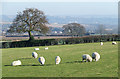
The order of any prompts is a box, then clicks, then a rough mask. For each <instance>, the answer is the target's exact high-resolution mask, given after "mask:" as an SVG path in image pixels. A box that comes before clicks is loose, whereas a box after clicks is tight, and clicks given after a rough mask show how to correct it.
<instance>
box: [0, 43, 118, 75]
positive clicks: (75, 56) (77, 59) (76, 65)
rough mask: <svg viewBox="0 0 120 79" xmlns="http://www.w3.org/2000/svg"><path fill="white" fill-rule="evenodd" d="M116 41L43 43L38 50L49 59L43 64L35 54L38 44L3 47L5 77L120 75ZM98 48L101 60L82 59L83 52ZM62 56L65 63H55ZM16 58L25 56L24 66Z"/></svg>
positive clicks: (22, 58) (20, 58) (90, 51)
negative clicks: (114, 43)
mask: <svg viewBox="0 0 120 79" xmlns="http://www.w3.org/2000/svg"><path fill="white" fill-rule="evenodd" d="M111 43H112V42H105V43H104V45H103V46H100V43H84V44H73V45H58V46H48V47H49V49H48V50H44V48H45V46H40V47H39V48H40V50H39V51H36V52H37V53H38V54H39V57H40V56H44V58H45V59H46V62H45V65H44V66H41V65H40V63H39V62H38V58H37V59H34V58H32V52H33V51H34V48H36V47H25V48H9V49H3V50H2V76H3V77H117V76H118V45H111ZM95 51H96V52H98V53H99V54H100V55H101V59H100V60H99V61H98V62H84V63H81V60H82V54H90V55H91V54H92V53H93V52H95ZM58 55H59V56H60V57H61V63H60V64H59V65H55V57H56V56H58ZM14 60H21V62H22V66H11V62H12V61H14Z"/></svg>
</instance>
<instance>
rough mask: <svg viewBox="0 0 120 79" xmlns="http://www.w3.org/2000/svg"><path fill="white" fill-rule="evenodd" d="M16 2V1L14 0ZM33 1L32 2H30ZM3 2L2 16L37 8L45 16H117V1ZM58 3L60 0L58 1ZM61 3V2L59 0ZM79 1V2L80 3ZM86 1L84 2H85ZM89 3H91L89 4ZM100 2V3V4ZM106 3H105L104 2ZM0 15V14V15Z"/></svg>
mask: <svg viewBox="0 0 120 79" xmlns="http://www.w3.org/2000/svg"><path fill="white" fill-rule="evenodd" d="M16 1H18V0H16ZM30 1H34V2H30ZM42 1H43V0H40V1H39V2H37V0H29V2H28V1H27V0H24V2H23V0H21V2H15V1H14V0H4V1H3V2H2V14H3V15H16V14H17V12H20V11H23V10H25V8H38V9H39V10H42V11H43V12H44V13H45V14H46V15H117V14H118V11H117V10H118V2H117V0H114V1H113V0H109V2H108V1H107V0H89V2H87V1H88V0H84V2H82V1H83V0H79V2H77V1H78V0H74V2H70V1H73V0H70V1H69V2H54V0H50V1H51V2H50V1H49V2H47V1H48V0H44V1H46V2H42ZM58 1H60V0H58ZM61 1H62V0H61ZM80 1H81V2H80ZM85 1H86V2H85ZM90 1H91V2H90ZM100 1H102V2H100ZM104 1H106V2H104ZM0 15H1V13H0Z"/></svg>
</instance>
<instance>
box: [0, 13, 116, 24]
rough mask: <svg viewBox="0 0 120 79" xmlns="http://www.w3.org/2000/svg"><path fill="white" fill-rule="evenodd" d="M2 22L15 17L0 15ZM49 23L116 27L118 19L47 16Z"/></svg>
mask: <svg viewBox="0 0 120 79" xmlns="http://www.w3.org/2000/svg"><path fill="white" fill-rule="evenodd" d="M1 17H2V21H3V22H12V21H13V19H14V18H15V15H0V18H1ZM47 19H48V21H49V23H58V24H68V23H71V22H76V23H80V24H105V25H117V22H118V19H117V17H116V16H112V15H109V16H100V15H98V16H97V15H95V16H93V15H86V16H85V15H84V16H49V15H47Z"/></svg>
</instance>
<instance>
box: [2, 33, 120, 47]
mask: <svg viewBox="0 0 120 79" xmlns="http://www.w3.org/2000/svg"><path fill="white" fill-rule="evenodd" d="M106 41H120V35H98V36H84V37H71V38H59V39H43V40H33V41H15V42H2V45H1V46H0V48H15V47H33V46H49V45H64V44H79V43H92V42H106Z"/></svg>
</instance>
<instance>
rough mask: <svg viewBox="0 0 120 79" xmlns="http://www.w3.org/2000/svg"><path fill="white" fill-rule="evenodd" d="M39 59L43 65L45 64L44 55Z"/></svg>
mask: <svg viewBox="0 0 120 79" xmlns="http://www.w3.org/2000/svg"><path fill="white" fill-rule="evenodd" d="M38 61H39V62H40V63H41V64H42V65H44V64H45V58H44V57H40V58H38Z"/></svg>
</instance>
